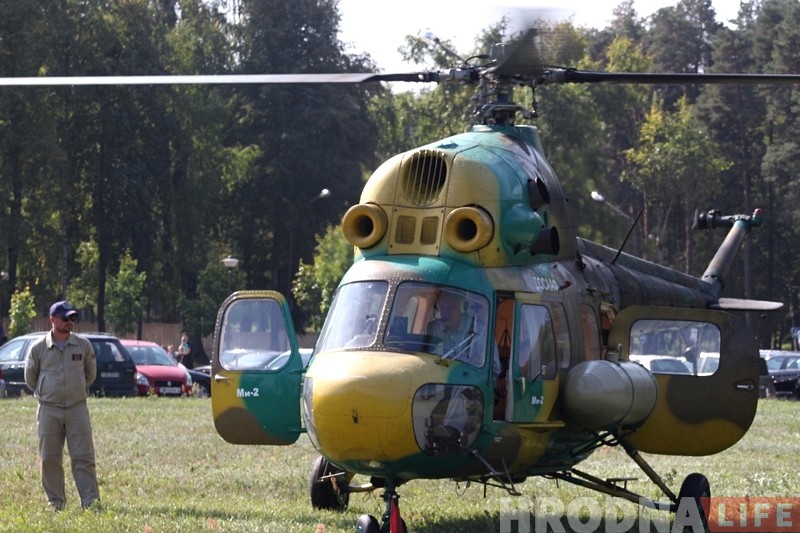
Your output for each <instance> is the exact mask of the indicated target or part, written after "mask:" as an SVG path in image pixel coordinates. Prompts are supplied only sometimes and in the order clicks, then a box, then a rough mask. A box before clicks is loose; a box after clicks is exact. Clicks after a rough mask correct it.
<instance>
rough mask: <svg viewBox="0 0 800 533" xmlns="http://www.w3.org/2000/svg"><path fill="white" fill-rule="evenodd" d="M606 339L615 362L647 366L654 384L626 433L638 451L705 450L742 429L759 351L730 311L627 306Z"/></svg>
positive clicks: (754, 396) (752, 400)
mask: <svg viewBox="0 0 800 533" xmlns="http://www.w3.org/2000/svg"><path fill="white" fill-rule="evenodd" d="M609 345H610V346H612V347H616V348H617V351H618V352H619V357H620V359H621V360H624V359H630V360H631V361H637V360H638V361H639V362H641V363H642V364H645V365H648V366H649V367H650V368H651V369H652V370H651V371H652V372H653V375H654V376H655V378H656V382H657V383H658V400H657V402H656V406H655V409H654V410H653V412H652V414H651V415H650V416H649V417H648V418H647V419H646V420H645V421H644V423H643V424H642V425H641V426H640V427H639V428H637V429H636V430H635V431H634V432H633V433H632V434H629V435H628V436H627V440H628V441H629V442H630V443H631V444H632V445H633V446H635V447H636V448H637V449H638V450H640V451H643V452H649V453H661V454H670V455H695V456H697V455H709V454H713V453H717V452H720V451H722V450H724V449H726V448H728V447H730V446H731V445H733V444H734V443H736V442H737V441H738V440H739V439H740V438H742V436H744V434H745V433H746V432H747V430H748V428H749V427H750V424H751V423H752V421H753V418H754V417H755V414H756V407H757V403H758V379H759V365H758V363H759V361H758V358H759V353H758V347H757V344H756V341H755V339H754V338H753V336H752V335H751V334H750V332H749V331H748V330H747V329H746V328H745V327H743V325H742V324H740V323H738V321H736V320H735V317H733V316H732V315H730V314H728V313H724V312H721V311H711V310H707V309H681V308H661V307H638V306H634V307H628V308H626V309H624V310H623V311H622V312H621V313H620V314H618V315H617V316H616V317H615V319H614V322H613V324H612V325H611V331H610V334H609ZM684 369H685V370H684Z"/></svg>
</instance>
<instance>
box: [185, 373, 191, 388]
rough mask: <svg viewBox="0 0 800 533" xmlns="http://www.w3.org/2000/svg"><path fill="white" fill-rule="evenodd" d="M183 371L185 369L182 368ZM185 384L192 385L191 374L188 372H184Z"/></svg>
mask: <svg viewBox="0 0 800 533" xmlns="http://www.w3.org/2000/svg"><path fill="white" fill-rule="evenodd" d="M184 372H186V371H185V370H184ZM186 386H187V387H191V386H192V375H191V374H190V373H189V372H186Z"/></svg>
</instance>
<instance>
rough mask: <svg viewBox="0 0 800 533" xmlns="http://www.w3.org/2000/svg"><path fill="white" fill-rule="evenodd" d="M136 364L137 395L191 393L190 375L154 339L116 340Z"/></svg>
mask: <svg viewBox="0 0 800 533" xmlns="http://www.w3.org/2000/svg"><path fill="white" fill-rule="evenodd" d="M120 341H121V342H122V345H123V346H125V348H126V349H127V350H128V352H129V353H130V354H131V357H132V358H133V362H134V363H136V388H137V390H138V392H139V396H147V395H148V394H157V395H159V396H183V395H189V394H191V393H192V378H191V376H190V375H189V373H188V372H187V371H186V369H185V368H184V367H183V365H179V364H178V363H177V361H175V359H173V358H172V356H171V355H169V354H168V353H167V351H166V350H165V349H164V348H162V347H161V346H159V345H158V344H156V343H155V342H148V341H136V340H129V339H120Z"/></svg>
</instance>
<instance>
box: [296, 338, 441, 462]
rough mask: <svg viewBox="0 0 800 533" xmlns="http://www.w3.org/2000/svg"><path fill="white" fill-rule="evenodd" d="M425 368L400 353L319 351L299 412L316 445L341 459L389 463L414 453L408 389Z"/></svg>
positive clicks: (328, 454) (329, 454)
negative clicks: (328, 352) (333, 352)
mask: <svg viewBox="0 0 800 533" xmlns="http://www.w3.org/2000/svg"><path fill="white" fill-rule="evenodd" d="M424 366H425V365H424V363H423V362H421V361H420V359H419V358H418V357H413V356H409V355H405V354H391V353H387V352H343V353H336V354H319V355H318V356H317V357H316V358H315V360H314V362H313V364H312V365H311V366H310V367H309V369H308V372H307V373H306V378H305V383H304V391H303V407H304V410H303V415H304V419H305V423H306V428H307V430H308V432H309V436H310V437H311V439H312V441H313V442H314V444H315V446H316V447H317V448H318V449H319V450H320V452H321V453H322V454H323V455H325V456H326V457H328V458H330V459H331V460H332V461H334V462H341V463H344V462H349V461H393V460H397V459H401V458H403V457H407V456H409V455H412V454H414V453H419V451H420V449H419V447H418V445H417V443H416V441H415V439H414V428H413V424H412V412H411V407H412V400H413V395H414V390H412V388H413V389H416V387H417V385H416V383H417V382H418V380H419V378H420V377H422V376H425V375H426V374H428V375H429V374H430V372H429V371H428V372H426V371H425V369H424V368H423V367H424ZM412 376H414V379H412Z"/></svg>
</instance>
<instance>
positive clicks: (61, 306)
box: [50, 300, 78, 318]
mask: <svg viewBox="0 0 800 533" xmlns="http://www.w3.org/2000/svg"><path fill="white" fill-rule="evenodd" d="M77 314H78V312H77V311H76V310H75V308H74V307H72V304H71V303H69V302H67V301H66V300H62V301H60V302H56V303H54V304H53V305H51V306H50V316H57V317H59V318H67V317H69V316H72V315H77Z"/></svg>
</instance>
